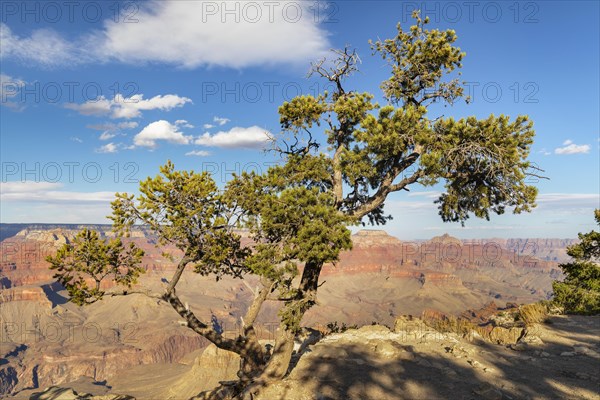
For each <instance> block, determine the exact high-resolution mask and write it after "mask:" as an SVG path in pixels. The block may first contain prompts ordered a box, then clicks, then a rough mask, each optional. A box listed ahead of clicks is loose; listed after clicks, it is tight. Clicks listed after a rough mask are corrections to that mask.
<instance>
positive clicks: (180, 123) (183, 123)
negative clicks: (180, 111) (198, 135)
mask: <svg viewBox="0 0 600 400" xmlns="http://www.w3.org/2000/svg"><path fill="white" fill-rule="evenodd" d="M175 125H178V126H181V127H182V128H190V129H191V128H193V127H194V125H192V124H190V123H189V122H187V121H186V120H185V119H178V120H177V121H175Z"/></svg>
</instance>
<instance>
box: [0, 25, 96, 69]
mask: <svg viewBox="0 0 600 400" xmlns="http://www.w3.org/2000/svg"><path fill="white" fill-rule="evenodd" d="M0 43H2V46H0V57H1V58H11V59H17V60H19V61H21V62H23V63H34V64H39V65H41V66H44V67H58V66H63V65H75V64H80V63H82V62H88V61H91V59H90V56H89V54H87V50H85V49H86V47H83V46H80V45H79V44H78V43H76V42H69V41H68V40H66V39H65V38H63V37H62V36H61V35H60V34H58V33H57V32H56V31H54V30H52V29H37V30H34V31H33V32H32V33H31V35H30V36H29V37H19V36H18V35H15V34H14V33H13V32H12V30H11V29H10V28H9V27H8V25H6V24H5V23H0Z"/></svg>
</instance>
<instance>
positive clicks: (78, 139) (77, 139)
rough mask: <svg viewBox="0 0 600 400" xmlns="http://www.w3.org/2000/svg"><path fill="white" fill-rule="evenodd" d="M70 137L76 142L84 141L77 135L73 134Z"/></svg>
mask: <svg viewBox="0 0 600 400" xmlns="http://www.w3.org/2000/svg"><path fill="white" fill-rule="evenodd" d="M69 139H71V140H72V141H74V142H77V143H83V140H81V138H79V137H77V136H71V137H70V138H69Z"/></svg>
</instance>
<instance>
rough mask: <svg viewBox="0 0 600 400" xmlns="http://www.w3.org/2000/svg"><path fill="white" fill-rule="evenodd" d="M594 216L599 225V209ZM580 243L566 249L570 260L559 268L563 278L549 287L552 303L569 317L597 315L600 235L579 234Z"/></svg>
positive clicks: (590, 233) (599, 288) (598, 308)
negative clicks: (573, 315) (552, 291)
mask: <svg viewBox="0 0 600 400" xmlns="http://www.w3.org/2000/svg"><path fill="white" fill-rule="evenodd" d="M594 217H595V219H596V224H598V226H600V209H598V210H595V211H594ZM579 240H580V242H579V243H577V244H575V245H573V246H570V247H569V248H568V249H567V254H568V255H569V256H571V257H572V258H573V261H571V262H570V263H566V264H560V265H559V267H560V268H561V269H562V270H563V273H564V274H565V279H564V280H563V281H562V282H560V281H556V282H554V283H553V284H552V288H553V289H554V300H553V301H554V303H555V304H557V305H558V306H560V307H563V308H564V311H565V312H566V313H569V314H599V313H600V264H599V262H600V232H598V231H594V230H593V231H591V232H588V233H580V234H579Z"/></svg>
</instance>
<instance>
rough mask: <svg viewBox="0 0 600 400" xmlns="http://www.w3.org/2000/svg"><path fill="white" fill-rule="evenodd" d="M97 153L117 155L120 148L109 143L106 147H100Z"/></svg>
mask: <svg viewBox="0 0 600 400" xmlns="http://www.w3.org/2000/svg"><path fill="white" fill-rule="evenodd" d="M95 151H96V153H116V152H117V151H118V147H117V145H116V144H114V143H112V142H111V143H107V144H105V145H104V146H100V147H98V148H97V149H96V150H95Z"/></svg>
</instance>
